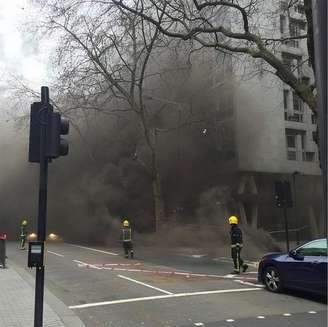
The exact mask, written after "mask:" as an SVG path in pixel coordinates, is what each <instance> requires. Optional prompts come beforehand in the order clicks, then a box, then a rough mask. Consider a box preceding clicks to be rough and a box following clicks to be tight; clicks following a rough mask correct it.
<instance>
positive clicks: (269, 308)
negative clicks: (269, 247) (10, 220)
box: [7, 243, 327, 327]
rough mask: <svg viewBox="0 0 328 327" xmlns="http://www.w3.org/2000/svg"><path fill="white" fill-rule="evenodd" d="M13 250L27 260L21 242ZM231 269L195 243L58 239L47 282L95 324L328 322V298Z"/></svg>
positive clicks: (210, 326)
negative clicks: (93, 243) (132, 250)
mask: <svg viewBox="0 0 328 327" xmlns="http://www.w3.org/2000/svg"><path fill="white" fill-rule="evenodd" d="M7 253H8V257H9V259H10V260H11V261H12V262H14V263H15V264H16V265H19V266H21V267H26V264H27V252H26V251H20V250H18V246H17V244H16V243H9V244H8V246H7ZM250 265H252V263H250ZM26 270H27V271H30V270H29V269H28V268H26ZM231 270H232V264H231V262H230V259H229V258H222V257H220V258H213V257H211V256H210V255H207V254H206V253H193V252H192V251H190V250H187V249H185V250H183V249H180V250H170V251H168V250H167V251H163V250H161V251H157V250H156V249H151V248H139V249H137V252H136V258H135V259H134V260H131V259H125V258H124V257H123V255H122V250H121V249H120V248H107V249H104V248H95V247H89V246H80V245H75V244H68V243H50V244H48V246H47V261H46V287H47V288H48V290H50V291H51V292H52V293H53V294H54V295H55V296H56V297H58V298H59V299H60V300H61V301H63V302H64V303H65V305H67V307H69V308H71V309H72V310H74V312H75V313H76V314H77V315H78V316H79V317H80V319H81V320H82V321H83V322H84V323H85V325H86V326H88V327H137V326H142V327H157V326H158V327H162V326H163V327H164V326H166V327H168V326H171V327H174V326H179V327H182V326H183V327H189V326H205V327H214V326H215V327H219V326H240V327H253V326H256V327H271V326H272V327H273V326H279V327H284V326H295V327H296V326H297V327H303V326H304V327H308V326H313V327H321V326H322V327H326V326H327V304H326V303H324V302H323V300H322V299H320V298H317V297H313V296H309V295H306V294H299V293H292V292H289V293H284V294H272V293H270V292H268V291H266V290H265V289H263V287H262V286H261V285H259V284H258V283H257V274H256V268H255V266H254V265H253V266H251V267H250V269H249V271H248V272H247V273H245V274H242V275H240V276H234V275H231V274H230V272H231ZM30 273H34V272H31V271H30Z"/></svg>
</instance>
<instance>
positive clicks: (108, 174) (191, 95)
mask: <svg viewBox="0 0 328 327" xmlns="http://www.w3.org/2000/svg"><path fill="white" fill-rule="evenodd" d="M184 50H185V49H184ZM185 58H186V56H185V53H184V52H183V51H181V53H180V54H178V55H175V56H172V54H171V53H167V52H165V51H163V52H161V54H160V55H159V56H158V57H157V58H156V61H155V60H154V61H153V62H151V65H150V68H149V70H150V72H152V71H155V70H158V69H161V71H163V72H165V73H163V74H161V75H160V77H158V76H157V75H155V74H154V77H152V78H150V79H149V80H148V82H147V83H146V90H145V98H146V100H145V106H146V108H147V119H148V123H149V125H150V126H151V127H152V128H154V129H156V130H157V132H156V135H155V137H156V140H155V144H156V152H157V154H158V166H159V172H160V176H161V181H162V190H163V199H164V204H165V218H166V219H165V220H164V221H163V222H162V224H161V231H160V232H159V233H157V235H156V236H153V235H150V236H147V235H146V234H147V233H150V232H152V231H153V230H154V214H153V195H152V188H151V175H150V173H149V167H150V160H151V158H150V152H149V148H148V147H147V144H146V142H145V139H144V134H143V130H142V128H140V120H139V118H138V116H137V115H136V114H135V113H134V112H123V113H120V114H119V115H107V114H105V113H104V114H103V113H93V112H87V113H85V115H84V116H83V119H81V118H80V116H78V115H77V118H76V120H73V121H72V122H73V123H74V127H75V128H73V129H71V133H70V136H69V143H70V153H69V156H67V157H62V158H59V159H56V160H54V161H53V162H52V163H51V164H50V165H49V188H48V232H49V233H50V232H54V233H57V234H59V235H61V236H62V237H63V238H64V239H66V240H70V241H75V242H83V243H92V244H102V245H104V244H116V243H117V242H118V240H119V228H120V224H121V221H122V219H123V218H124V217H127V218H128V219H129V220H130V221H131V223H132V226H133V228H134V230H135V231H136V235H135V237H136V239H137V240H138V242H140V243H142V244H147V242H151V243H152V244H158V245H161V244H162V245H165V244H167V245H171V246H197V247H199V248H206V249H207V250H210V251H212V250H213V251H216V252H217V253H221V252H222V253H221V254H222V255H224V253H225V254H226V251H227V245H228V244H229V226H228V224H227V222H226V218H227V216H228V215H229V214H230V213H232V212H236V208H237V205H236V203H235V200H234V198H233V191H234V187H235V185H236V181H237V178H238V176H237V170H236V154H235V141H234V138H233V134H234V131H233V124H232V122H231V115H232V112H231V110H232V99H231V98H232V96H233V92H234V91H233V90H234V85H233V82H232V79H231V76H230V75H227V73H223V72H221V71H220V70H218V69H217V67H218V65H217V62H216V61H215V60H213V59H212V58H210V57H209V56H208V55H206V53H205V54H204V53H203V54H202V55H201V56H195V57H194V58H190V59H188V60H186V59H185ZM159 64H160V67H159V66H158V65H159ZM150 75H151V74H150ZM156 76H157V77H156ZM217 85H220V86H217ZM76 127H77V128H76ZM7 130H8V129H7ZM10 130H11V135H14V138H13V137H8V139H7V141H5V140H4V139H2V142H1V146H0V150H1V153H6V156H4V157H3V159H2V162H1V166H2V167H1V168H2V171H4V172H6V173H5V174H4V175H3V176H2V179H1V182H0V186H1V189H0V196H1V198H2V203H3V206H2V210H1V211H2V218H1V224H0V229H4V230H5V231H6V232H8V233H9V238H10V239H15V238H17V235H18V234H17V233H18V225H19V222H20V220H21V219H22V218H23V217H24V218H25V217H26V218H28V220H29V229H30V231H32V230H33V231H35V230H36V218H37V217H36V214H37V197H38V165H37V164H30V163H27V152H28V149H27V145H28V144H27V143H28V130H27V129H24V128H23V129H20V130H17V129H13V127H11V128H10ZM2 132H3V134H4V135H7V131H6V130H4V129H2ZM168 235H169V237H168ZM262 235H263V237H262V236H261V237H256V235H255V234H254V231H252V230H251V229H245V237H246V240H247V243H248V244H249V247H248V249H249V251H250V253H253V252H254V251H255V248H257V249H261V251H262V250H263V251H264V247H265V249H266V250H269V249H270V250H272V249H273V248H274V247H275V245H274V244H273V242H272V241H271V240H270V241H268V236H267V235H265V233H264V232H263V233H262Z"/></svg>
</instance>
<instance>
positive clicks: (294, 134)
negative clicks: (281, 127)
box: [285, 128, 305, 160]
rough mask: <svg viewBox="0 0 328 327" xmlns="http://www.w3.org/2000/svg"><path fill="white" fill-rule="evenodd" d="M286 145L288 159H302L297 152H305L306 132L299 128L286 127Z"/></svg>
mask: <svg viewBox="0 0 328 327" xmlns="http://www.w3.org/2000/svg"><path fill="white" fill-rule="evenodd" d="M285 133H286V147H287V159H288V160H302V158H301V157H298V156H297V152H298V151H299V152H303V149H304V147H305V132H304V131H302V130H297V129H290V128H286V130H285ZM303 160H304V159H303Z"/></svg>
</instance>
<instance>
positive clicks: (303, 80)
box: [301, 76, 310, 85]
mask: <svg viewBox="0 0 328 327" xmlns="http://www.w3.org/2000/svg"><path fill="white" fill-rule="evenodd" d="M301 81H302V83H303V84H305V85H310V77H307V76H302V78H301Z"/></svg>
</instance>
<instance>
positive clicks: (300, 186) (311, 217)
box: [234, 1, 322, 236]
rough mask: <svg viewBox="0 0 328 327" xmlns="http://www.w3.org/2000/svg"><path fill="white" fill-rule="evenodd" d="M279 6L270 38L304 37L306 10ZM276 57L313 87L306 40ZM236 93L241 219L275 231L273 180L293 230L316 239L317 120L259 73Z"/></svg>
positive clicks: (278, 219)
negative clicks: (290, 204) (280, 187)
mask: <svg viewBox="0 0 328 327" xmlns="http://www.w3.org/2000/svg"><path fill="white" fill-rule="evenodd" d="M276 3H277V4H278V3H279V2H278V1H276ZM279 5H280V6H279V11H276V13H277V15H276V17H277V19H276V21H275V22H274V24H273V25H274V26H275V30H274V33H273V34H272V31H271V34H270V36H271V37H272V38H275V39H279V38H289V37H299V36H301V35H305V34H306V32H307V26H306V24H307V23H306V18H305V14H304V8H303V7H302V6H301V5H300V4H298V5H297V6H294V7H291V8H288V9H287V2H284V1H281V2H280V3H279ZM277 8H278V7H277ZM277 10H278V9H277ZM274 51H275V55H278V56H280V58H281V60H282V62H283V63H284V64H285V65H286V67H287V68H288V69H290V70H292V71H293V72H294V74H295V75H296V76H297V77H298V78H299V79H301V80H302V81H303V82H304V83H307V84H312V83H313V82H314V80H313V72H312V68H311V67H310V65H309V60H308V51H307V41H306V38H300V39H291V40H287V41H285V42H283V44H281V45H280V46H279V47H278V46H277V48H276V49H275V50H274ZM236 90H237V92H236V96H235V101H234V119H235V131H236V151H237V170H238V171H239V172H240V179H239V183H238V187H237V189H236V195H237V196H236V198H237V199H238V201H239V210H240V215H241V217H242V218H243V219H244V221H247V222H249V223H252V225H253V226H262V227H265V228H266V229H271V230H272V229H279V227H281V226H282V224H283V219H282V216H283V214H282V212H281V209H276V208H275V207H274V196H273V194H274V190H273V185H274V181H275V180H289V181H290V183H291V186H292V192H293V197H294V202H295V204H294V208H293V209H291V210H289V212H290V213H289V215H290V216H291V218H290V219H291V225H292V227H293V228H294V227H295V228H296V227H305V228H308V235H311V236H315V235H318V234H320V229H321V227H322V225H321V224H320V216H321V214H320V199H319V197H320V174H321V170H320V166H319V154H318V147H317V144H316V142H315V141H316V137H317V124H316V117H315V115H313V113H312V111H311V110H310V109H309V108H308V106H307V105H306V104H305V103H303V101H301V100H300V98H299V97H298V96H297V95H296V93H295V92H294V91H293V90H292V89H291V88H290V87H289V86H288V85H287V84H285V83H283V82H282V81H281V80H280V79H278V78H277V77H276V76H274V74H271V73H267V72H264V71H263V70H261V67H260V68H259V71H258V73H257V74H256V75H255V77H254V76H253V77H252V78H250V79H246V80H245V79H244V80H242V81H241V82H239V83H238V85H237V87H236ZM274 226H276V227H274Z"/></svg>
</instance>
